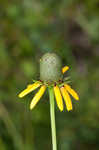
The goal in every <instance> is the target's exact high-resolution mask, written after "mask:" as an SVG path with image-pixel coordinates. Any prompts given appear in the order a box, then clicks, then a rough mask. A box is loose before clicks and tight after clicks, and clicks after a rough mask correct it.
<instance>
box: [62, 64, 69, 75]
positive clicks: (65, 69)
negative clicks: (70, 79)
mask: <svg viewBox="0 0 99 150" xmlns="http://www.w3.org/2000/svg"><path fill="white" fill-rule="evenodd" d="M68 69H69V67H68V66H65V67H63V68H62V73H63V74H64V73H65V72H66V71H67V70H68Z"/></svg>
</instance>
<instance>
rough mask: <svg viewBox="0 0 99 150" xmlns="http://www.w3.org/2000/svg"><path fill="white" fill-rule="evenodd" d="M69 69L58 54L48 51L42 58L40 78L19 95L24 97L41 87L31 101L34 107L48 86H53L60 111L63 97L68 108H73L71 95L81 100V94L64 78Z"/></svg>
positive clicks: (31, 107) (31, 105) (62, 106)
mask: <svg viewBox="0 0 99 150" xmlns="http://www.w3.org/2000/svg"><path fill="white" fill-rule="evenodd" d="M68 69H69V67H68V66H65V67H63V68H62V63H61V60H60V58H59V57H58V56H57V55H56V54H54V53H46V54H45V55H44V56H43V57H42V58H41V60H40V80H38V81H34V83H33V84H30V85H28V86H27V88H26V89H25V90H23V91H22V92H21V93H20V94H19V97H20V98H22V97H24V96H25V95H27V94H28V93H30V92H32V91H34V90H35V89H37V88H38V87H40V89H39V91H38V92H37V93H36V94H35V96H34V97H33V99H32V101H31V103H30V109H33V108H34V107H35V106H36V104H37V103H38V102H39V100H40V98H41V97H42V96H43V94H44V92H45V90H46V88H47V87H48V88H49V87H53V91H54V95H55V98H56V103H57V106H58V108H59V109H60V111H63V109H64V105H63V99H64V101H65V104H66V108H67V110H68V111H70V110H72V101H71V98H70V95H71V96H73V97H74V99H75V100H79V96H78V94H77V93H76V92H75V91H74V90H73V89H72V88H71V86H70V85H68V84H67V83H68V78H65V79H64V78H63V74H64V73H65V72H66V71H67V70H68ZM69 94H70V95H69ZM62 98H63V99H62Z"/></svg>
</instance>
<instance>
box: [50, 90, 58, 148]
mask: <svg viewBox="0 0 99 150" xmlns="http://www.w3.org/2000/svg"><path fill="white" fill-rule="evenodd" d="M49 97H50V117H51V130H52V146H53V150H57V142H56V126H55V106H54V91H53V87H49Z"/></svg>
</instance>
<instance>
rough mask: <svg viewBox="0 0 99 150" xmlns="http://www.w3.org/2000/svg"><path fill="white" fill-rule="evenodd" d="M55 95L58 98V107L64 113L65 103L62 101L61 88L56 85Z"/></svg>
mask: <svg viewBox="0 0 99 150" xmlns="http://www.w3.org/2000/svg"><path fill="white" fill-rule="evenodd" d="M54 94H55V98H56V102H57V105H58V107H59V109H60V111H63V101H62V96H61V92H60V89H59V87H58V86H57V85H56V86H54Z"/></svg>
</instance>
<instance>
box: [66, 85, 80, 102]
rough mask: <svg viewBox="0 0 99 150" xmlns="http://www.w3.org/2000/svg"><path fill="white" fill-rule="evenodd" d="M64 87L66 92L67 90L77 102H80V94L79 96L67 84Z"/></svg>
mask: <svg viewBox="0 0 99 150" xmlns="http://www.w3.org/2000/svg"><path fill="white" fill-rule="evenodd" d="M64 86H65V88H66V90H67V91H68V92H69V93H70V94H71V95H72V96H73V97H74V98H75V99H76V100H79V96H78V94H77V93H76V92H75V91H74V90H73V89H72V88H71V87H70V86H69V85H68V84H65V85H64Z"/></svg>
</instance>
